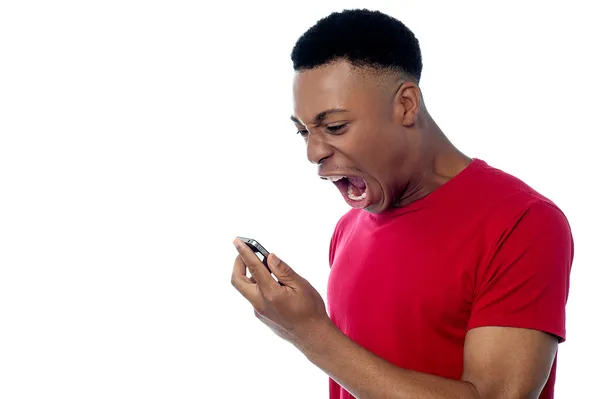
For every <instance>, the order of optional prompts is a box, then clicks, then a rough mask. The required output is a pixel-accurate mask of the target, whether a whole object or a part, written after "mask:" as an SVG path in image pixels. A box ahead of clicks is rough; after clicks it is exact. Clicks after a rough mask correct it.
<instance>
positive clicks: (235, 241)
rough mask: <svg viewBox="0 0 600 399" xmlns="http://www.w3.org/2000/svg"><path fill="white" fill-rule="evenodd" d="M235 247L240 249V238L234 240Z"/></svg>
mask: <svg viewBox="0 0 600 399" xmlns="http://www.w3.org/2000/svg"><path fill="white" fill-rule="evenodd" d="M233 245H234V246H235V247H236V248H239V247H240V245H241V243H240V239H239V238H236V239H235V240H233Z"/></svg>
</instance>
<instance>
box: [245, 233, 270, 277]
mask: <svg viewBox="0 0 600 399" xmlns="http://www.w3.org/2000/svg"><path fill="white" fill-rule="evenodd" d="M238 238H239V239H240V240H242V241H243V242H244V243H245V244H246V245H247V246H248V247H250V249H251V250H252V251H254V253H255V254H256V255H257V256H258V258H259V259H260V258H261V256H262V259H261V261H262V263H263V265H265V267H266V268H267V270H268V271H269V273H271V269H269V265H268V264H267V256H269V251H267V250H266V249H265V247H263V246H262V245H260V243H259V242H258V241H256V240H255V239H253V238H246V237H239V236H238Z"/></svg>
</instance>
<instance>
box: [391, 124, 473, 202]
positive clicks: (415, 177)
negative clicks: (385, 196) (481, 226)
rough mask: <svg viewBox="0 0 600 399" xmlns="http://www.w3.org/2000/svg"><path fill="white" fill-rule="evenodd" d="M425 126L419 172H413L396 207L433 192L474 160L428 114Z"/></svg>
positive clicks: (416, 169) (417, 165) (415, 168)
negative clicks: (457, 146)
mask: <svg viewBox="0 0 600 399" xmlns="http://www.w3.org/2000/svg"><path fill="white" fill-rule="evenodd" d="M424 127H425V129H423V130H422V138H423V140H422V143H423V146H422V147H423V148H421V154H422V156H421V157H420V159H418V160H417V161H416V162H415V167H414V170H415V172H414V173H413V174H412V175H411V176H410V178H409V181H408V183H407V185H406V190H404V192H403V194H402V196H401V197H400V198H399V199H398V200H397V201H396V204H395V207H403V206H406V205H408V204H410V203H412V202H414V201H416V200H418V199H421V198H423V197H425V196H427V195H429V194H430V193H432V192H433V191H435V190H436V189H437V188H438V187H440V186H442V185H443V184H445V183H446V182H448V181H449V180H450V179H452V178H453V177H454V176H456V175H457V174H459V173H460V172H461V171H463V170H464V169H465V168H466V167H467V166H469V164H470V163H471V162H472V161H473V160H472V159H471V158H469V157H467V156H466V155H464V154H463V153H461V152H460V151H459V150H458V149H457V148H456V147H455V146H454V145H453V144H452V143H451V142H450V140H449V139H448V138H447V137H446V135H445V134H444V133H443V132H442V130H441V129H440V128H439V127H438V126H437V124H436V123H435V122H434V121H433V119H431V118H428V121H427V123H426V126H424Z"/></svg>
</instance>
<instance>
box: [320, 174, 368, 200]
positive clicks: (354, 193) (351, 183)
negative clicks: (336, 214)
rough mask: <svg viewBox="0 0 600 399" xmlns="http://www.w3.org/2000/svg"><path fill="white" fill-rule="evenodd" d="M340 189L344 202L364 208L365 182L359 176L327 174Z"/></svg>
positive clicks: (328, 178) (365, 196)
mask: <svg viewBox="0 0 600 399" xmlns="http://www.w3.org/2000/svg"><path fill="white" fill-rule="evenodd" d="M326 179H327V180H329V181H331V182H332V183H333V184H335V185H336V187H337V188H338V189H339V190H340V192H341V193H342V195H343V196H344V199H345V200H346V202H347V203H348V204H349V205H350V206H352V207H353V208H364V207H365V206H366V204H367V192H368V189H367V183H366V182H365V180H364V179H361V178H360V177H348V176H328V177H326Z"/></svg>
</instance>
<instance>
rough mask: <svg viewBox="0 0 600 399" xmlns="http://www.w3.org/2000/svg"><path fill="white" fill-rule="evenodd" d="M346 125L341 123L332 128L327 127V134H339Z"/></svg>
mask: <svg viewBox="0 0 600 399" xmlns="http://www.w3.org/2000/svg"><path fill="white" fill-rule="evenodd" d="M347 125H348V124H347V123H343V124H341V125H333V126H327V131H328V132H329V133H334V134H335V133H339V132H340V131H341V130H342V129H344V128H345V127H346V126H347Z"/></svg>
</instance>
